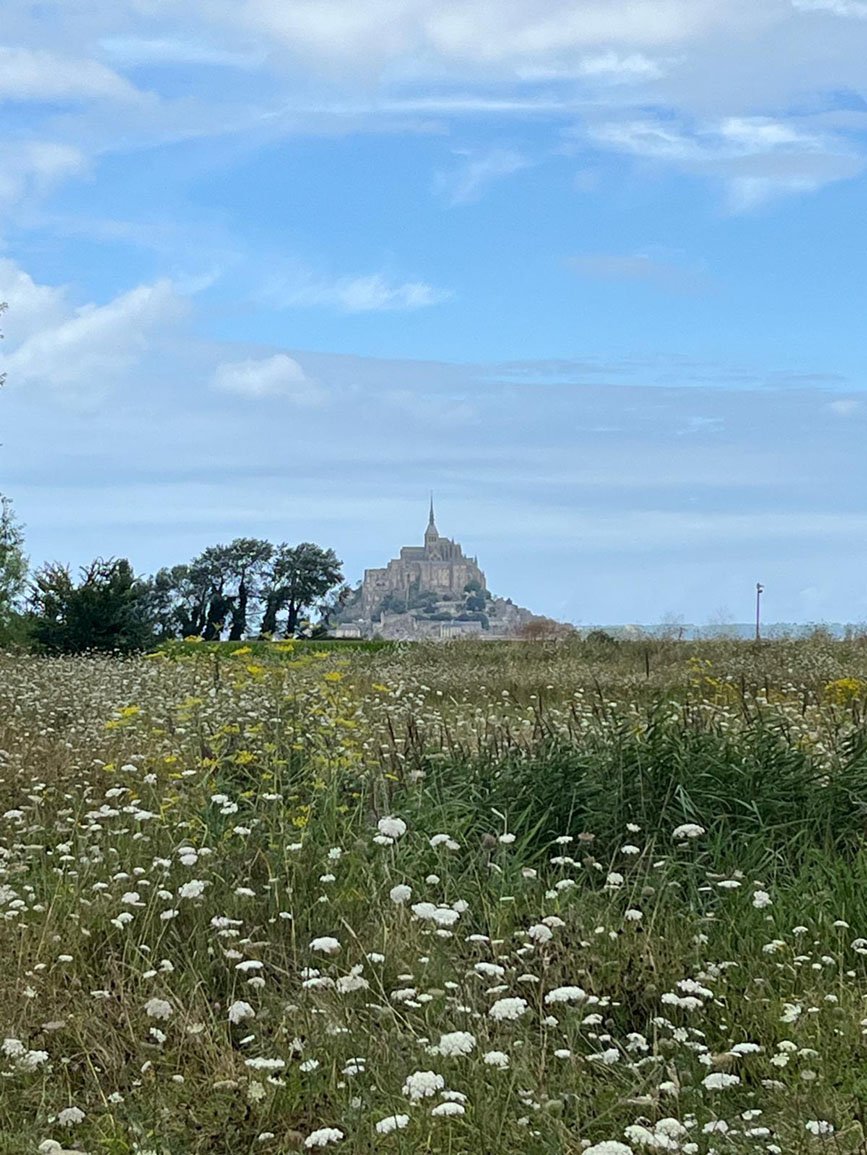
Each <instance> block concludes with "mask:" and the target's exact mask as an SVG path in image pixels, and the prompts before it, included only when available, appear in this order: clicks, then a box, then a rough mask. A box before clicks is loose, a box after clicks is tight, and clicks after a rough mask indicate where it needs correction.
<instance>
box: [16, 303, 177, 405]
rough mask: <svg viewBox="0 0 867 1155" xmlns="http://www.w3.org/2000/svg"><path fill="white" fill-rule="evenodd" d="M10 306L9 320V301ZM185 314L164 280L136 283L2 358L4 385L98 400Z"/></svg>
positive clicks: (53, 323)
mask: <svg viewBox="0 0 867 1155" xmlns="http://www.w3.org/2000/svg"><path fill="white" fill-rule="evenodd" d="M43 291H44V290H43ZM10 305H11V306H12V307H11V308H10V319H11V317H12V316H13V315H14V313H13V310H14V298H13V299H12V300H11V301H10ZM184 311H185V306H184V302H183V301H182V300H181V298H180V297H179V296H178V295H177V293H176V291H175V288H174V286H173V285H172V283H171V282H170V281H165V280H164V281H157V282H155V283H154V284H152V285H139V286H138V287H137V288H135V289H132V290H130V291H129V292H127V293H122V294H120V295H119V296H117V297H115V298H114V299H113V300H111V301H109V302H108V303H107V304H105V305H95V304H88V305H84V306H82V307H81V308H77V309H74V310H67V312H66V315H64V316H63V317H60V318H58V317H56V316H55V317H54V318H53V319H52V320H49V321H48V323H47V324H45V325H44V326H42V327H40V328H38V329H37V330H36V331H35V332H33V333H31V334H30V335H29V336H28V337H27V338H26V339H25V340H24V341H22V342H21V344H19V345H18V347H17V348H15V349H14V350H13V352H12V353H11V354H9V355H8V356H7V357H5V358H4V361H3V365H4V368H5V369H6V370H7V371H8V374H9V378H8V385H10V386H11V387H12V388H13V389H17V388H19V387H27V386H31V387H32V386H46V387H50V388H53V389H57V390H59V391H61V392H62V393H63V394H65V395H67V396H69V397H70V398H71V399H73V400H80V399H88V398H94V397H101V396H103V395H104V394H105V393H107V392H109V391H110V390H111V389H113V388H116V387H117V386H118V385H120V384H122V383H124V380H125V375H126V374H127V373H128V372H129V370H130V369H132V368H133V367H134V366H135V365H136V364H138V363H139V362H140V361H141V360H142V359H143V358H144V356H145V355H146V354H147V353H148V352H149V351H151V349H152V347H153V345H154V342H155V340H156V338H157V336H158V335H159V334H160V333H161V332H162V331H163V330H164V329H165V327H166V326H168V325H171V324H172V323H173V322H174V321H176V320H177V319H178V318H179V317H180V316H181V315H182V314H183V312H184Z"/></svg>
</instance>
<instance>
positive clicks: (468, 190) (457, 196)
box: [437, 148, 531, 206]
mask: <svg viewBox="0 0 867 1155" xmlns="http://www.w3.org/2000/svg"><path fill="white" fill-rule="evenodd" d="M464 155H465V156H467V159H466V160H465V162H464V163H463V164H462V165H461V166H460V167H459V168H458V169H457V170H456V171H454V172H451V173H440V174H439V175H438V177H437V187H438V189H439V190H440V191H441V192H443V193H445V195H446V198H447V200H448V202H449V204H451V205H452V206H454V205H465V204H470V203H471V202H473V201H477V200H479V199H480V198H481V196H482V194H483V193H484V191H485V189H486V188H487V187H488V185H491V184H493V183H494V182H495V181H498V180H502V179H503V177H507V176H512V175H513V174H514V173H516V172H520V171H521V169H524V168H527V167H529V165H530V163H531V162H530V161H529V160H528V159H527V158H526V157H524V156H522V155H521V153H519V152H516V151H515V150H514V149H511V148H494V149H491V150H490V151H488V152H485V153H481V154H464Z"/></svg>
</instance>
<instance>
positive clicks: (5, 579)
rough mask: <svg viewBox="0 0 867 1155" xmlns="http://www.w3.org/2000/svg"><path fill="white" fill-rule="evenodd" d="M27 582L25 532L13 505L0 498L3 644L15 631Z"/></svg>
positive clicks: (0, 575)
mask: <svg viewBox="0 0 867 1155" xmlns="http://www.w3.org/2000/svg"><path fill="white" fill-rule="evenodd" d="M26 581H27V557H26V556H25V553H24V532H23V530H22V528H21V525H20V523H19V522H18V521H17V520H16V518H15V514H14V513H13V511H12V502H11V501H10V500H9V499H8V498H7V497H2V496H0V640H2V639H3V637H4V635H6V633H7V632H8V631H10V630H11V629H12V626H13V619H14V617H15V607H16V603H17V601H18V599H19V598H20V596H21V594H22V593H23V592H24V588H25V585H26Z"/></svg>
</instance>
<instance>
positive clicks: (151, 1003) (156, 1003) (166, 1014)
mask: <svg viewBox="0 0 867 1155" xmlns="http://www.w3.org/2000/svg"><path fill="white" fill-rule="evenodd" d="M144 1012H145V1014H146V1015H147V1016H148V1018H149V1019H170V1018H171V1017H172V1015H173V1013H174V1011H173V1009H172V1004H171V1003H168V1002H166V1000H165V999H148V1001H147V1002H146V1003H145V1005H144Z"/></svg>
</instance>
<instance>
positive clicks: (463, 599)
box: [331, 499, 535, 641]
mask: <svg viewBox="0 0 867 1155" xmlns="http://www.w3.org/2000/svg"><path fill="white" fill-rule="evenodd" d="M534 618H535V615H534V614H533V613H531V611H530V610H527V609H523V608H522V607H521V606H516V605H515V604H514V603H513V602H512V601H511V600H510V599H509V598H501V597H495V596H494V595H493V594H492V593H491V592H490V590H489V589H488V586H487V581H486V579H485V575H484V572H483V571H482V570H481V569H480V567H479V563H478V559H477V558H475V557H467V556H466V554H465V553H464V551H463V549H462V548H461V545H460V543H459V542H456V541H453V540H452V539H451V538H448V537H442V536H441V535H440V533H439V531H438V529H437V526H436V519H435V515H434V506H433V499H431V505H430V513H429V516H428V524H427V528H426V529H425V531H424V544H423V545H405V546H403V547H402V548H401V550H400V554H399V556H398V557H396V558H392V559H391V561H389V562H388V564H387V565H386V566H383V567H382V568H379V569H367V570H365V571H364V580H363V581H362V583H361V585H360V586H359V587H358V589H356V590H354V591H353V592H352V594H351V595H350V596H349V598H348V599H347V600H346V602H345V603H344V605H343V607H342V609H341V611H340V613H339V615H337V616H335V617H334V618H333V619H332V621H333V625H332V630H331V633H332V635H333V636H334V637H338V638H373V637H380V638H387V639H390V640H396V641H413V640H418V639H421V638H437V639H442V640H447V639H451V638H465V637H473V638H478V639H480V640H484V639H497V638H500V639H502V638H510V637H516V636H517V635H518V634H519V633H520V631H521V629H522V628H523V627H525V626H526V625H527V624H528V623H530V622H531V621H533V620H534Z"/></svg>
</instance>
